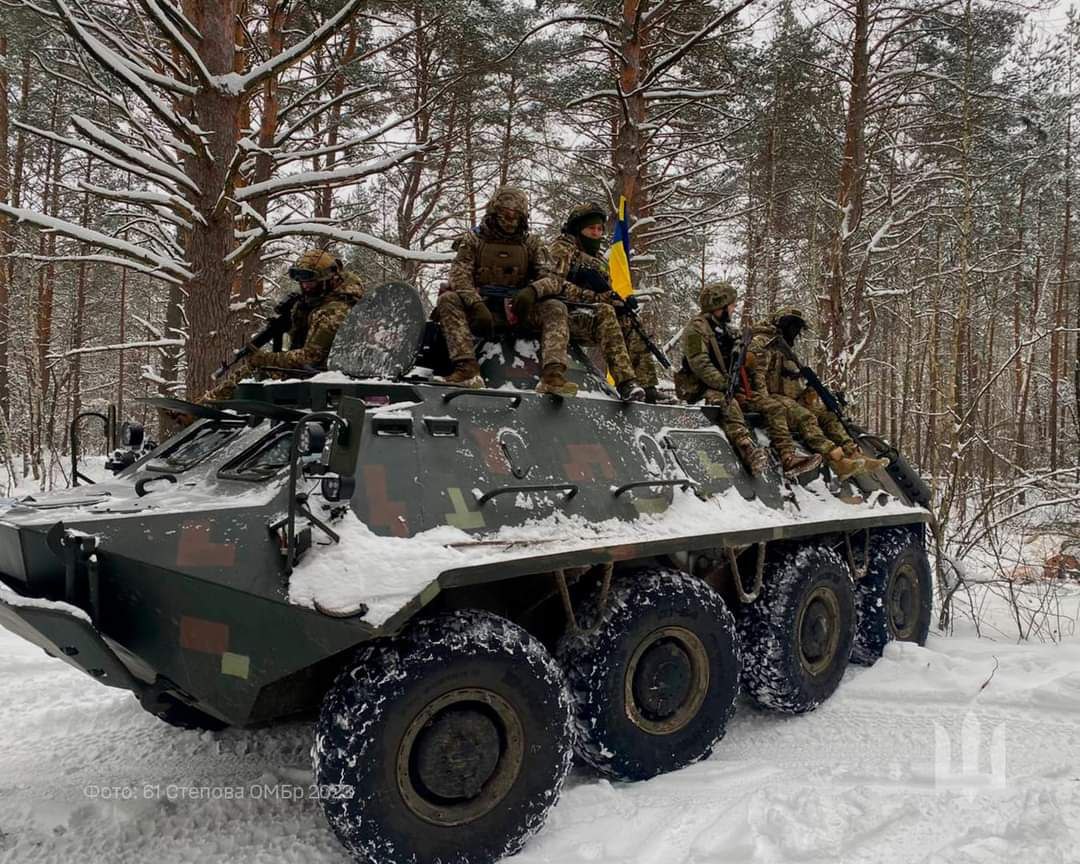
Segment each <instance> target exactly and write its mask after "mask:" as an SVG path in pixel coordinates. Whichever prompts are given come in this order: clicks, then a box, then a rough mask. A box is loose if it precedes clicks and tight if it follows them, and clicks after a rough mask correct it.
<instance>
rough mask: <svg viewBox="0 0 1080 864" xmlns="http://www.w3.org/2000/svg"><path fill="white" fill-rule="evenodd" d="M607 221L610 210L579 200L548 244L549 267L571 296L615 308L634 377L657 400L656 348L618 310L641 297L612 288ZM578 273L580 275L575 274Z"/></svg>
mask: <svg viewBox="0 0 1080 864" xmlns="http://www.w3.org/2000/svg"><path fill="white" fill-rule="evenodd" d="M606 222H607V212H606V211H605V210H604V208H603V207H602V206H601V205H600V204H597V203H595V202H588V203H585V204H579V205H578V206H577V207H575V208H574V209H573V210H571V211H570V215H569V216H568V217H567V219H566V223H565V224H564V225H563V229H562V234H561V235H560V236H559V237H557V238H556V239H555V240H554V241H553V242H552V243H550V244H549V245H548V247H547V266H548V270H549V272H550V273H551V274H552V275H555V276H558V277H559V278H560V279H562V280H563V282H565V283H568V284H567V285H566V287H565V290H564V294H565V296H566V297H567V299H568V300H574V301H576V302H579V303H606V304H607V305H609V306H611V307H613V308H614V309H615V311H616V313H617V314H616V320H617V321H618V322H619V327H620V329H621V330H622V335H623V341H624V343H625V344H626V353H627V355H628V356H629V358H630V365H631V366H633V368H634V378H635V380H636V381H637V383H638V384H640V385H641V386H642V387H643V388H645V401H646V402H650V403H655V402H656V401H657V400H658V398H659V394H658V391H657V389H656V387H657V376H656V364H655V363H654V362H653V355H652V352H651V351H649V349H648V347H647V346H646V345H645V342H644V340H643V339H642V338H641V335H640V334H639V333H638V331H637V330H636V329H635V328H634V326H633V325H632V324H631V322H630V316H629V315H622V314H618V313H620V312H621V310H622V307H623V306H624V305H625V306H627V307H629V309H630V311H635V310H636V309H637V298H636V297H633V296H631V297H629V298H627V299H625V300H624V299H623V298H621V297H620V296H619V295H618V294H617V293H616V292H614V291H613V290H612V289H611V275H610V271H609V268H608V263H607V260H606V259H605V257H604V255H603V236H604V225H605V223H606ZM574 273H576V274H578V276H577V277H576V278H571V274H574ZM612 377H615V376H612Z"/></svg>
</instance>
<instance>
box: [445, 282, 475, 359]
mask: <svg viewBox="0 0 1080 864" xmlns="http://www.w3.org/2000/svg"><path fill="white" fill-rule="evenodd" d="M435 309H436V311H437V312H438V315H439V327H440V328H441V329H442V333H443V338H444V339H445V340H446V351H447V354H449V356H450V361H451V362H452V363H459V362H461V361H462V360H475V359H476V349H475V347H474V345H473V340H474V336H473V331H472V328H471V327H470V326H469V313H468V311H467V310H466V309H465V301H463V300H462V299H461V295H460V294H458V293H457V292H456V291H445V292H443V293H442V294H440V295H439V299H438V301H437V302H436V303H435Z"/></svg>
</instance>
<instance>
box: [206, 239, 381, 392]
mask: <svg viewBox="0 0 1080 864" xmlns="http://www.w3.org/2000/svg"><path fill="white" fill-rule="evenodd" d="M289 278H290V279H292V280H293V281H295V282H298V283H299V284H300V292H301V298H300V300H299V301H297V302H296V304H295V305H294V306H293V307H292V318H291V321H290V323H289V348H288V350H287V351H260V350H258V349H256V350H254V351H253V352H252V353H251V354H250V355H249V356H248V357H247V358H246V359H245V360H244V361H243V362H242V363H238V364H237V365H236V367H235V368H234V369H233V370H232V372H231V373H230V374H229V376H228V377H227V378H225V379H224V380H223V381H222V382H221V383H219V384H218V385H217V386H215V387H212V388H211V389H210V390H207V391H206V393H205V394H203V397H202V399H201V400H199V401H201V402H219V401H222V400H224V399H229V398H231V397H232V395H233V391H234V390H235V389H236V383H237V382H238V381H240V380H241V379H243V378H266V377H274V373H273V372H268V371H266V370H267V369H268V368H274V369H311V368H315V369H321V368H324V367H325V365H326V358H327V356H328V355H329V354H330V346H331V345H332V344H333V342H334V336H335V335H337V331H338V328H339V327H340V326H341V323H342V322H343V321H344V320H345V316H346V315H348V314H349V310H350V309H351V308H352V307H353V304H355V303H356V302H357V301H358V300H359V299H360V298H361V297H363V296H364V286H363V284H362V283H361V282H360V279H359V277H358V276H356V274H355V273H351V272H349V271H347V270H345V269H344V268H343V266H342V263H341V260H340V259H338V258H335V257H334V256H333V255H331V254H330V253H329V252H326V251H325V250H323V249H309V250H308V251H306V252H304V253H303V254H302V255H301V256H300V257H299V258H298V259H297V260H296V263H295V264H294V265H293V266H292V267H290V268H289Z"/></svg>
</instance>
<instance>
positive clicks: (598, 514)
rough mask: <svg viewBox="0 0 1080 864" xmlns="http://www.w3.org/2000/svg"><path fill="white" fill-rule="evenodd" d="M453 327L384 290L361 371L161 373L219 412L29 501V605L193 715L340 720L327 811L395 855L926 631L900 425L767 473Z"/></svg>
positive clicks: (793, 708)
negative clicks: (857, 462)
mask: <svg viewBox="0 0 1080 864" xmlns="http://www.w3.org/2000/svg"><path fill="white" fill-rule="evenodd" d="M373 322H377V323H373ZM422 325H423V318H422V314H421V312H420V306H419V303H418V300H417V298H416V296H415V293H414V292H413V291H412V290H411V289H410V288H408V286H402V285H388V286H382V287H381V288H380V289H378V290H375V291H372V292H371V293H370V294H369V296H368V297H365V299H364V300H363V301H362V302H361V303H360V304H358V305H357V307H356V308H355V309H354V310H353V313H352V316H351V317H350V319H349V321H348V322H347V323H346V325H345V327H344V328H343V330H342V331H341V333H339V336H338V340H337V342H336V344H335V347H334V351H333V353H332V355H331V364H330V365H331V368H332V369H333V370H334V371H331V372H325V373H322V374H318V375H314V376H313V377H309V378H307V379H305V380H297V379H294V380H285V381H273V382H263V383H247V384H243V385H241V387H240V388H239V389H238V391H237V394H236V397H237V398H236V399H235V400H234V401H231V402H229V403H222V404H220V405H218V406H217V407H206V406H199V405H193V404H191V403H185V402H175V401H172V400H158V401H157V404H158V405H159V407H163V408H171V409H174V410H179V411H185V412H188V413H191V414H194V415H196V417H197V419H196V421H195V422H194V423H192V424H191V425H190V426H188V427H187V428H184V429H182V430H181V431H180V432H178V433H177V434H176V435H174V436H173V437H171V438H170V439H168V440H166V441H165V442H164V443H162V444H161V445H160V446H157V447H154V448H153V449H151V450H150V451H149V452H148V453H145V454H143V455H141V456H140V457H139V458H137V459H136V460H135V461H134V462H133V463H131V464H126V463H129V462H130V460H125V459H117V460H114V462H115V464H116V466H117V468H118V473H117V474H116V475H115V476H114V477H113V478H111V479H109V480H107V481H105V482H100V483H97V484H94V485H81V486H78V487H77V488H73V489H70V490H66V491H64V492H59V493H56V494H50V495H42V496H36V495H35V496H34V497H33V498H27V499H24V500H22V501H19V502H17V503H15V504H14V505H11V506H9V507H8V509H6V510H4V511H2V512H0V623H2V624H3V625H4V626H6V627H8V628H9V629H11V630H13V631H14V632H16V633H18V634H20V635H21V636H23V637H25V638H26V639H29V640H31V641H33V642H35V643H37V644H38V645H40V646H41V647H43V648H44V649H45V651H47V652H48V653H49V654H50V655H53V656H55V657H58V658H60V659H61V660H63V661H64V662H66V663H68V664H70V665H72V666H75V667H76V668H78V669H81V670H82V671H84V672H85V673H86V674H88V675H90V676H92V677H94V678H96V679H97V680H98V681H100V682H101V683H102V684H104V685H106V686H110V687H118V688H123V689H127V690H131V691H132V692H133V693H134V694H135V696H136V697H137V698H138V700H139V702H140V703H141V704H142V706H143V707H145V708H146V709H147V710H148V711H151V712H153V713H154V714H155V715H157V716H158V717H160V718H161V719H162V720H164V721H166V722H169V723H172V724H175V725H178V726H186V727H199V728H220V727H222V726H225V725H236V726H250V725H256V724H264V723H269V722H271V721H274V720H276V719H278V718H284V717H291V716H296V715H305V714H308V715H311V716H315V717H317V719H316V721H315V733H314V743H313V747H312V755H313V763H314V778H315V783H316V784H317V786H318V789H319V790H320V798H321V800H322V803H323V806H324V809H325V813H326V816H327V819H328V821H329V823H330V826H331V827H332V829H333V830H334V832H335V833H336V834H337V836H338V837H339V838H340V840H341V842H342V843H343V844H344V845H345V846H346V847H347V848H348V849H349V850H350V851H351V852H352V853H353V854H354V855H355V856H356V857H357V858H358V859H359V860H364V861H373V862H385V864H389V862H430V861H442V862H474V864H477V862H492V861H496V860H498V859H499V858H501V857H503V856H505V855H508V854H511V853H513V852H514V851H516V850H518V849H519V848H521V846H522V845H523V844H524V843H525V841H526V840H527V838H528V837H529V836H530V835H531V834H533V833H534V832H535V831H537V830H538V829H539V828H540V826H541V825H542V823H543V821H544V819H545V816H546V814H547V812H548V810H549V809H550V808H551V806H552V805H553V804H554V803H555V801H556V799H557V798H558V796H559V791H560V788H561V786H562V783H563V780H564V778H565V777H566V775H567V772H568V771H569V769H570V766H571V762H572V759H573V756H574V754H575V753H576V754H577V756H578V757H579V759H580V760H582V761H584V762H585V763H588V765H591V766H592V767H593V768H594V769H595V770H597V771H598V772H600V773H601V774H603V775H606V776H608V777H611V778H617V779H620V780H640V779H644V778H649V777H652V776H655V775H657V774H660V773H662V772H666V771H671V770H674V769H676V768H679V767H681V766H684V765H687V764H689V763H692V762H695V761H697V760H700V759H702V758H704V757H706V756H707V755H708V754H709V753H710V752H711V751H712V749H713V748H714V746H715V745H716V744H717V742H718V741H720V739H721V738H722V737H723V735H724V731H725V727H726V725H727V723H728V721H729V719H730V718H731V716H732V713H733V711H734V710H735V706H736V697H737V695H738V694H739V692H740V689H741V692H742V693H744V694H745V696H746V697H748V701H749V702H750V703H751V704H752V705H755V706H757V707H758V708H759V709H764V710H772V711H781V712H788V713H800V712H805V711H809V710H812V709H813V708H814V707H816V706H817V705H819V704H820V703H821V702H822V701H823V700H825V699H827V698H828V697H829V695H830V694H831V693H832V692H833V691H834V690H835V689H836V687H837V686H838V684H839V682H840V680H841V678H842V676H843V675H844V671H845V668H846V667H847V665H848V663H849V660H856V661H858V662H863V663H871V662H873V661H874V659H875V658H876V657H878V656H880V654H881V652H882V650H883V648H884V646H885V644H886V643H887V642H888V641H889V640H892V639H900V640H909V641H913V642H918V643H922V642H923V641H924V640H925V638H926V635H927V630H928V627H929V623H930V611H931V610H930V606H931V579H930V571H929V567H928V564H927V555H926V551H925V530H924V528H925V523H926V522H927V520H928V519H929V513H928V511H927V510H926V508H925V504H926V503H927V502H926V500H925V487H923V486H921V485H920V484H921V481H919V480H918V478H917V477H915V476H914V475H913V474H912V473H911V472H910V470H909V469H907V468H906V466H905V465H904V463H903V462H902V459H901V458H900V457H899V455H898V454H895V451H892V453H893V461H892V463H891V464H890V466H889V469H888V470H882V471H880V472H879V473H878V474H877V475H875V476H873V477H870V478H865V479H860V480H859V482H857V483H853V482H843V483H839V482H837V481H836V479H835V478H832V477H830V476H829V475H828V473H827V472H825V471H821V472H819V473H815V474H814V475H812V476H806V477H802V478H799V479H798V482H794V481H792V480H790V479H787V478H784V477H783V476H782V475H781V474H780V473H779V471H778V470H772V471H770V472H769V473H767V474H766V475H765V476H762V477H759V478H756V479H755V478H752V477H750V476H749V475H748V474H747V473H746V472H745V471H744V470H743V468H742V466H741V464H740V463H739V461H738V459H737V457H736V455H735V453H734V452H733V450H732V448H731V447H730V446H729V444H728V441H727V440H726V438H725V437H724V435H723V434H722V433H721V432H720V431H719V430H718V428H717V426H716V424H715V422H714V421H715V417H714V416H713V414H712V413H711V411H710V410H709V409H705V408H698V407H690V406H684V405H646V404H642V403H626V402H622V401H619V400H618V399H616V398H613V397H612V396H611V395H609V394H608V393H606V392H605V390H604V385H603V382H602V380H600V379H599V378H594V376H593V375H592V373H591V372H590V370H589V369H588V367H587V364H585V365H582V366H581V367H580V368H578V369H577V370H575V376H576V378H577V380H578V381H579V383H580V384H581V385H582V387H583V390H582V392H581V393H580V394H579V395H578V396H577V397H575V398H572V399H565V400H562V399H558V398H556V397H551V396H541V395H537V394H535V393H533V392H532V390H531V387H532V384H533V383H534V381H535V375H536V360H535V350H534V346H532V345H531V343H527V342H524V343H515V342H514V341H513V340H508V341H506V342H505V343H493V344H490V345H487V346H483V353H482V356H483V357H484V367H485V373H486V377H487V380H488V382H489V383H491V384H493V385H495V386H492V387H491V388H489V389H484V390H460V389H453V388H448V387H446V386H442V385H440V384H438V383H437V382H436V381H435V380H434V379H433V378H431V377H425V376H426V373H425V372H424V371H423V370H418V369H416V368H412V367H413V355H414V353H415V346H416V345H417V344H418V342H419V341H420V335H421V328H422ZM428 347H429V348H430V346H428ZM436 355H437V352H432V351H430V350H428V351H426V352H425V355H424V356H425V357H427V358H428V359H429V360H430V358H431V357H433V356H436ZM431 362H432V363H433V365H435V366H437V365H438V362H437V360H436V361H431ZM435 371H437V370H435ZM590 382H591V383H590ZM590 386H591V390H590V389H588V388H589V387H590ZM137 437H138V436H137V434H136V433H135V431H133V430H129V431H128V433H127V435H126V440H127V443H128V444H131V445H135V444H137V441H136V439H137ZM863 444H864V446H865V447H867V448H868V449H872V450H873V451H874V452H875V453H878V452H882V451H883V449H885V450H887V448H886V447H885V445H884V444H883V442H881V441H879V440H878V439H874V438H872V437H871V436H868V435H867V436H863Z"/></svg>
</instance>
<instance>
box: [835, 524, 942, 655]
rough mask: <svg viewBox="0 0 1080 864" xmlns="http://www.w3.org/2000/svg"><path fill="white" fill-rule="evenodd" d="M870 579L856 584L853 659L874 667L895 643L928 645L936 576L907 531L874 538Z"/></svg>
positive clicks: (884, 532) (892, 531)
mask: <svg viewBox="0 0 1080 864" xmlns="http://www.w3.org/2000/svg"><path fill="white" fill-rule="evenodd" d="M869 554H870V558H869V561H868V562H867V567H866V575H865V576H863V578H862V579H860V580H859V581H858V582H857V583H856V585H855V611H856V616H857V619H858V627H857V629H856V631H855V644H854V646H853V648H852V649H851V659H852V660H853V661H854V662H856V663H861V664H863V665H866V666H870V665H872V664H873V663H874V662H875V661H876V660H877V659H878V658H879V657H880V656H881V654H882V652H883V651H884V650H885V646H886V644H888V643H889V642H891V641H892V640H894V639H895V640H897V641H899V642H915V643H917V644H919V645H925V644H926V637H927V634H928V633H929V632H930V617H931V614H932V611H933V593H934V585H933V577H932V576H931V573H930V562H929V560H927V557H926V549H924V548H923V545H922V543H920V542H919V538H918V536H917V535H916V534H914V533H912V532H911V531H910V530H909V529H907V528H886V529H883V530H881V531H875V532H874V533H873V534H871V536H870V552H869Z"/></svg>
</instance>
